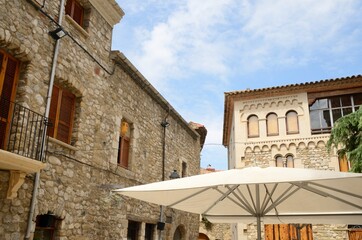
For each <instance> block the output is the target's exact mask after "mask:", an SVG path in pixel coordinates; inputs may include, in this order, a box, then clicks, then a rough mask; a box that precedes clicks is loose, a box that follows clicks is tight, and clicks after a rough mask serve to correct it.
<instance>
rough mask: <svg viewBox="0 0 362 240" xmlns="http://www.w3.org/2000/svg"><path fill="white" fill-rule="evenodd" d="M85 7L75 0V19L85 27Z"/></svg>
mask: <svg viewBox="0 0 362 240" xmlns="http://www.w3.org/2000/svg"><path fill="white" fill-rule="evenodd" d="M83 12H84V11H83V7H82V6H81V5H80V4H79V3H77V2H75V1H74V6H73V16H72V17H73V19H74V21H76V22H77V23H78V24H79V25H80V26H82V27H83Z"/></svg>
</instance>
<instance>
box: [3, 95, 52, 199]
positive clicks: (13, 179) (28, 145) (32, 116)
mask: <svg viewBox="0 0 362 240" xmlns="http://www.w3.org/2000/svg"><path fill="white" fill-rule="evenodd" d="M45 123H46V119H45V117H44V116H42V115H40V114H38V113H36V112H34V111H32V110H30V109H28V108H26V107H24V106H22V105H20V104H18V103H14V102H11V101H8V100H6V99H3V98H0V169H1V170H7V171H10V178H9V189H8V194H7V198H8V199H11V198H14V197H16V195H17V190H18V189H19V187H20V186H21V185H22V183H23V182H24V178H25V176H26V174H28V173H35V172H39V171H40V170H41V169H43V168H44V167H45V163H44V161H45V155H44V154H43V153H45V152H46V151H42V149H44V150H46V147H47V137H46V134H45Z"/></svg>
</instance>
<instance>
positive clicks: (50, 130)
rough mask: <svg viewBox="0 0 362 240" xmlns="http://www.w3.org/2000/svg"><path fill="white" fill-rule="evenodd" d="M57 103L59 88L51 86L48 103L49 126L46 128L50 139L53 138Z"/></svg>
mask: <svg viewBox="0 0 362 240" xmlns="http://www.w3.org/2000/svg"><path fill="white" fill-rule="evenodd" d="M58 101H59V87H57V86H53V93H52V99H51V101H50V112H49V126H48V136H50V137H54V136H55V129H56V118H57V110H58Z"/></svg>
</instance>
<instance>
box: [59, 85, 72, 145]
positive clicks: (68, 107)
mask: <svg viewBox="0 0 362 240" xmlns="http://www.w3.org/2000/svg"><path fill="white" fill-rule="evenodd" d="M74 105H75V96H74V95H73V94H72V93H70V92H68V91H65V90H63V91H62V97H61V103H60V111H59V123H58V128H57V139H59V140H61V141H63V142H66V143H70V139H71V134H72V128H73V115H74Z"/></svg>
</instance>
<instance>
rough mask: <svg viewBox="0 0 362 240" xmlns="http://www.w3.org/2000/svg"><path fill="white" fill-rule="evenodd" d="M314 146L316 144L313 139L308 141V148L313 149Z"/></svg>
mask: <svg viewBox="0 0 362 240" xmlns="http://www.w3.org/2000/svg"><path fill="white" fill-rule="evenodd" d="M315 146H316V144H315V142H313V141H310V142H308V149H314V148H315Z"/></svg>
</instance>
